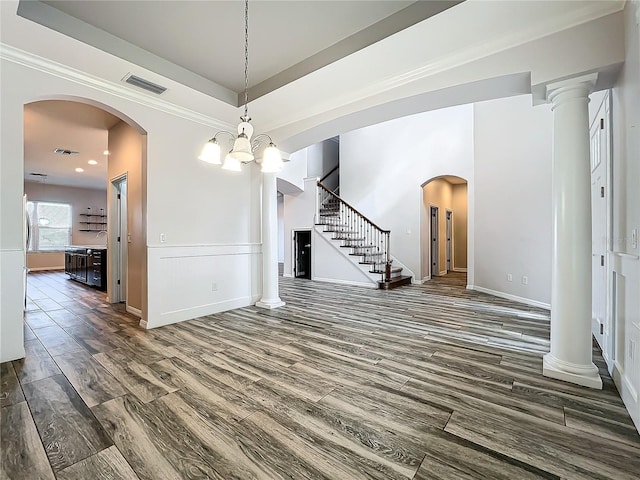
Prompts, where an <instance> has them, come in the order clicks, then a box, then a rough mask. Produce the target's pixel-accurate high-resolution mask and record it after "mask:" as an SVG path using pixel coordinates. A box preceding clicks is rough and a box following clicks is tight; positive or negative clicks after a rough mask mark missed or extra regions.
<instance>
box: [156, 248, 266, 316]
mask: <svg viewBox="0 0 640 480" xmlns="http://www.w3.org/2000/svg"><path fill="white" fill-rule="evenodd" d="M148 252H149V258H148V269H149V303H148V305H149V306H148V316H147V317H148V318H147V324H146V328H155V327H160V326H163V325H168V324H171V323H176V322H182V321H184V320H190V319H192V318H196V317H200V316H203V315H209V314H212V313H217V312H222V311H225V310H230V309H233V308H240V307H246V306H248V305H252V304H254V303H255V302H256V301H258V300H259V299H260V295H261V291H262V246H261V245H260V244H253V243H251V244H249V243H247V244H234V245H180V246H153V247H149V249H148Z"/></svg>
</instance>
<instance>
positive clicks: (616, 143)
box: [608, 1, 640, 430]
mask: <svg viewBox="0 0 640 480" xmlns="http://www.w3.org/2000/svg"><path fill="white" fill-rule="evenodd" d="M639 23H640V2H637V1H636V2H627V5H626V8H625V37H626V40H625V46H626V62H625V65H624V67H623V69H622V72H621V74H620V77H619V78H618V82H617V84H616V86H615V88H614V89H613V104H612V114H613V219H612V220H613V222H612V223H613V225H612V226H613V242H612V243H613V245H612V246H613V251H612V252H610V253H609V262H608V263H609V268H610V272H609V282H610V288H612V287H613V284H612V282H613V279H614V278H615V289H613V288H612V297H613V298H612V299H611V300H612V301H611V303H612V305H611V307H612V308H611V309H610V310H609V312H608V314H609V315H613V313H614V312H615V315H613V319H612V320H613V325H614V328H615V332H614V336H615V337H616V347H615V349H614V358H613V359H610V362H613V363H614V365H610V367H615V368H614V369H613V371H614V379H615V380H616V384H617V386H618V389H619V390H620V393H621V395H622V399H623V400H624V402H625V404H626V406H627V408H628V409H629V413H630V414H631V417H632V418H633V420H634V422H635V424H636V427H637V428H638V429H639V430H640V295H638V292H640V260H639V259H638V255H639V254H640V251H639V249H638V247H637V246H635V247H634V246H633V245H632V232H633V230H634V229H637V230H640V188H639V185H640V33H639V27H638V24H639Z"/></svg>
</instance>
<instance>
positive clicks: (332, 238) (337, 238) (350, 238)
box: [331, 237, 365, 242]
mask: <svg viewBox="0 0 640 480" xmlns="http://www.w3.org/2000/svg"><path fill="white" fill-rule="evenodd" d="M331 240H349V241H351V242H363V241H364V240H365V239H364V238H355V237H331Z"/></svg>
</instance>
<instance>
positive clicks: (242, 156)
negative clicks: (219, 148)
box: [229, 135, 253, 163]
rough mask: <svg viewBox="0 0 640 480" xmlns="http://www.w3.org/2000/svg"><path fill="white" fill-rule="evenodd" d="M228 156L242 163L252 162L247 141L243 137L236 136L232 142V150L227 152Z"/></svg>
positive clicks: (251, 154)
mask: <svg viewBox="0 0 640 480" xmlns="http://www.w3.org/2000/svg"><path fill="white" fill-rule="evenodd" d="M229 155H231V156H232V157H233V158H235V159H237V160H238V161H240V162H243V163H246V162H250V161H252V160H253V152H252V151H251V142H250V141H249V139H248V138H247V137H246V136H245V135H238V138H236V141H235V142H233V149H232V150H231V152H229Z"/></svg>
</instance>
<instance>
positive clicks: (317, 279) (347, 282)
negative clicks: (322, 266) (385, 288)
mask: <svg viewBox="0 0 640 480" xmlns="http://www.w3.org/2000/svg"><path fill="white" fill-rule="evenodd" d="M311 280H313V281H314V282H325V283H336V284H338V285H353V286H354V287H367V288H378V284H377V282H376V283H375V284H373V283H365V282H353V281H351V280H336V279H335V278H321V277H311Z"/></svg>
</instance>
